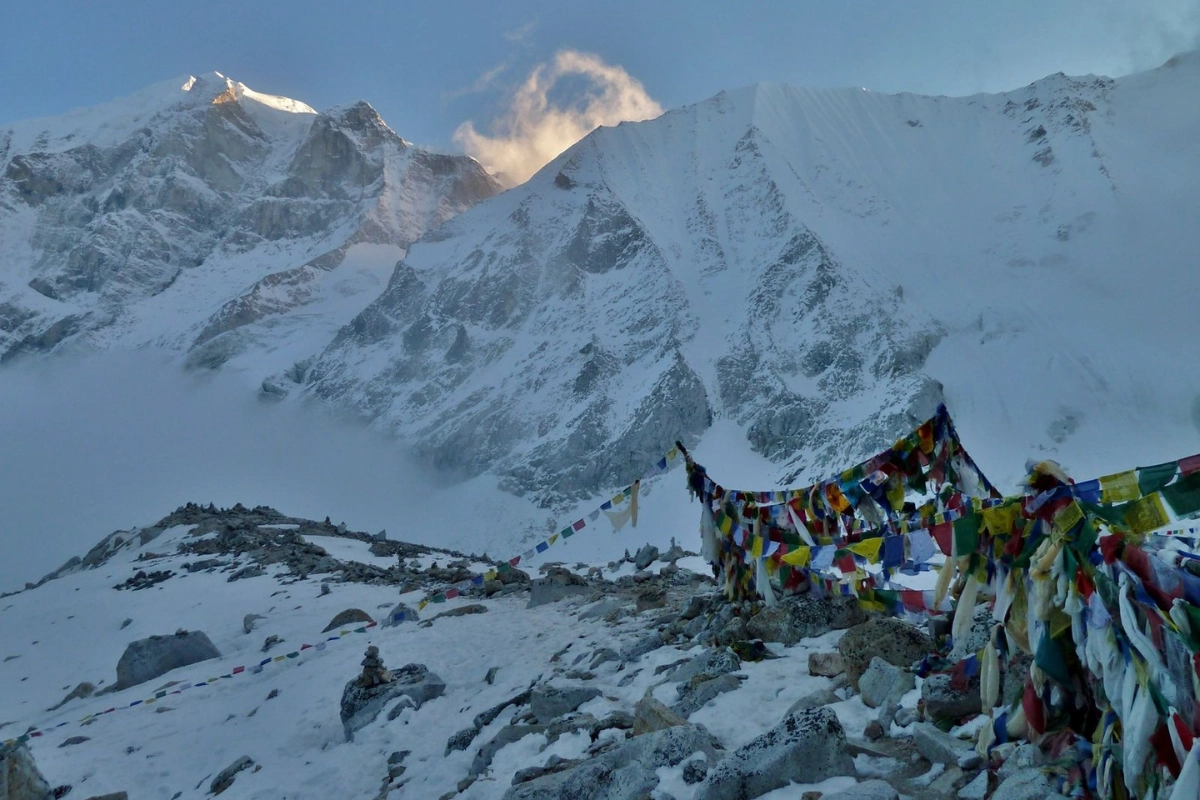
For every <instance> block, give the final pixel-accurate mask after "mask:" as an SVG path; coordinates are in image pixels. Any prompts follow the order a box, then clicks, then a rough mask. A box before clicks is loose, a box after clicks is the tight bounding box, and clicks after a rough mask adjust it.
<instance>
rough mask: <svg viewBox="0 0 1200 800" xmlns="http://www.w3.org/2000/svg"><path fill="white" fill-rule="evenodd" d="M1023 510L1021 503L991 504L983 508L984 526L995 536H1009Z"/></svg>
mask: <svg viewBox="0 0 1200 800" xmlns="http://www.w3.org/2000/svg"><path fill="white" fill-rule="evenodd" d="M1020 511H1021V506H1020V504H1019V503H1015V502H1014V503H1007V504H1005V505H1001V506H991V507H989V508H985V509H983V511H982V512H981V513H982V514H983V526H984V527H985V528H986V529H987V530H988V531H990V532H991V534H992V535H993V536H1007V535H1009V534H1010V533H1012V529H1013V523H1014V522H1016V519H1017V514H1019V513H1020Z"/></svg>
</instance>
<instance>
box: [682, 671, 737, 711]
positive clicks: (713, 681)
mask: <svg viewBox="0 0 1200 800" xmlns="http://www.w3.org/2000/svg"><path fill="white" fill-rule="evenodd" d="M701 677H702V676H697V677H695V678H692V679H691V680H690V681H688V682H687V683H682V684H680V685H679V688H678V692H679V702H677V703H675V705H673V706H671V710H672V711H674V712H675V713H676V714H679V715H680V716H681V717H690V716H691V715H692V714H694V713H696V712H697V711H699V710H700V709H702V708H704V706H706V705H708V703H709V701H711V700H713V699H714V698H716V697H717V696H719V695H722V694H725V692H732V691H736V690H737V689H740V688H741V686H742V680H741V678H739V677H738V676H736V675H721V676H720V677H717V678H705V679H703V680H702V679H701ZM743 677H745V676H743Z"/></svg>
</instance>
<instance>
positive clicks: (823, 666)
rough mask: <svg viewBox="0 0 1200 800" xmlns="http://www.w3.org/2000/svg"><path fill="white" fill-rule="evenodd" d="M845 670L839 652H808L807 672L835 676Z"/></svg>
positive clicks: (822, 675)
mask: <svg viewBox="0 0 1200 800" xmlns="http://www.w3.org/2000/svg"><path fill="white" fill-rule="evenodd" d="M845 671H846V665H845V664H844V663H843V662H842V654H841V653H809V654H808V674H809V675H820V676H821V677H823V678H836V677H837V676H838V675H841V674H842V673H843V672H845Z"/></svg>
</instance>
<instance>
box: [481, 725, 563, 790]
mask: <svg viewBox="0 0 1200 800" xmlns="http://www.w3.org/2000/svg"><path fill="white" fill-rule="evenodd" d="M545 730H546V726H545V725H506V726H504V727H503V728H501V729H500V730H499V732H497V733H496V735H495V736H493V737H492V738H491V740H490V741H487V742H484V743H483V744H482V745H481V746H480V747H479V750H478V751H477V752H476V753H475V758H474V759H473V760H472V761H471V771H470V772H469V773H467V774H468V776H469V777H472V778H478V777H479V776H480V775H482V774H483V773H485V772H487V771H488V768H489V767H491V766H492V759H493V758H495V757H496V753H498V752H500V748H502V747H504V746H505V745H509V744H512V743H513V742H519V741H520V740H521V739H524V738H525V737H526V736H529V735H531V734H534V733H544V732H545Z"/></svg>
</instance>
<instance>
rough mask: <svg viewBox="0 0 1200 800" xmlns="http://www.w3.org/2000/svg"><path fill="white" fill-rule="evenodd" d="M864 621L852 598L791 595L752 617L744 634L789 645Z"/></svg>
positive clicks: (860, 610)
mask: <svg viewBox="0 0 1200 800" xmlns="http://www.w3.org/2000/svg"><path fill="white" fill-rule="evenodd" d="M864 619H866V612H864V611H863V609H862V606H860V605H859V603H858V599H857V598H855V597H841V596H837V597H827V598H819V597H813V596H811V595H807V594H805V595H791V596H788V597H785V598H784V599H783V600H782V601H780V602H779V603H777V604H776V605H774V606H771V607H768V608H764V609H763V610H762V611H760V612H759V613H758V614H756V615H755V616H753V617H751V618H750V621H749V622H748V623H747V624H746V631H747V633H748V634H749V635H750V636H751V637H753V638H755V639H762V640H763V641H764V642H779V643H780V644H785V645H791V644H796V643H797V642H799V641H800V640H801V639H807V638H810V637H813V636H820V635H821V634H823V633H828V632H829V631H832V630H843V629H846V628H850V627H852V626H854V625H857V624H859V623H861V622H862V621H863V620H864ZM864 666H865V665H864Z"/></svg>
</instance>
